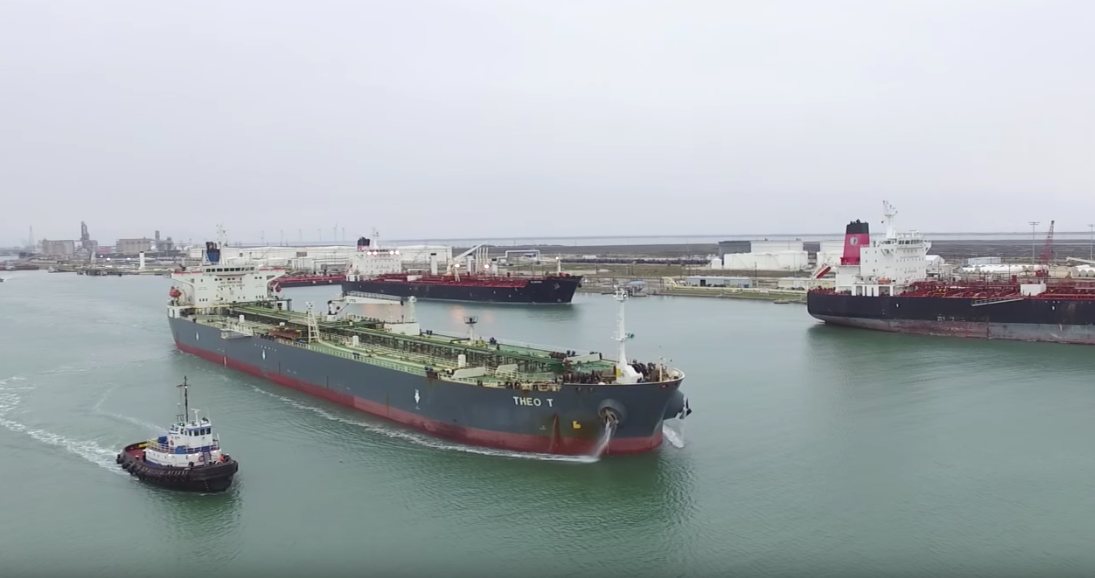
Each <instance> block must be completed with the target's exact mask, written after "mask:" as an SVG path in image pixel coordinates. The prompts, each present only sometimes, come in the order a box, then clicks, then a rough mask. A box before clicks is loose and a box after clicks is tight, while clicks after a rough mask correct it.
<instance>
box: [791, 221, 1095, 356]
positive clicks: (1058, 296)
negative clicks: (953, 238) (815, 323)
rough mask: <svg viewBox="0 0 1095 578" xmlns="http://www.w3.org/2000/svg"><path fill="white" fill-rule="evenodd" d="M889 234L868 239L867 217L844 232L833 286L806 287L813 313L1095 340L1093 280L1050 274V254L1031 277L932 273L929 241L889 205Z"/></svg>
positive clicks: (958, 330)
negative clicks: (900, 222) (898, 224)
mask: <svg viewBox="0 0 1095 578" xmlns="http://www.w3.org/2000/svg"><path fill="white" fill-rule="evenodd" d="M884 213H885V217H886V225H887V226H886V234H885V237H883V238H882V239H876V240H873V239H871V238H870V230H869V226H868V224H867V223H864V222H860V221H854V222H852V223H850V224H849V225H848V226H847V228H846V231H845V236H844V252H843V255H842V257H841V258H840V263H839V265H834V266H832V267H829V266H824V267H821V268H820V269H819V271H818V272H817V275H816V276H817V277H820V276H822V275H824V274H825V273H827V272H828V271H829V270H830V269H833V270H835V273H836V282H835V286H834V287H833V288H831V289H813V290H811V291H809V292H808V293H807V297H806V307H807V311H808V312H809V313H810V315H812V316H813V317H815V318H817V319H820V320H822V321H824V322H826V323H829V324H834V325H843V326H849V327H859V328H865V329H876V330H882V331H893V332H901V333H916V334H924V335H950V336H958V337H978V338H986V339H1007V340H1020V341H1046V342H1054V343H1076V344H1088V345H1091V344H1095V284H1093V283H1090V282H1088V283H1084V282H1082V281H1076V280H1072V279H1059V280H1052V279H1050V278H1049V276H1048V274H1047V273H1048V260H1049V257H1050V248H1051V247H1050V243H1051V241H1052V234H1053V233H1052V225H1051V227H1050V235H1049V238H1047V240H1046V251H1045V252H1044V253H1043V256H1042V262H1043V263H1042V264H1040V265H1034V264H1032V265H1031V266H1030V267H1029V272H1030V275H1029V276H1027V277H1019V276H1014V275H1012V276H1007V277H1006V278H1005V279H1003V280H984V279H977V280H969V279H965V280H962V279H929V278H928V258H927V255H928V250H929V249H930V248H931V243H930V242H928V241H927V240H925V239H924V237H923V236H922V235H920V234H919V233H916V232H911V233H900V234H899V233H897V232H896V230H895V229H894V225H893V217H894V215H895V211H894V210H893V207H891V206H890V205H889V204H888V203H884Z"/></svg>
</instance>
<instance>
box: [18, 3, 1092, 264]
mask: <svg viewBox="0 0 1095 578" xmlns="http://www.w3.org/2000/svg"><path fill="white" fill-rule="evenodd" d="M1093 29H1095V2H1090V1H1086V0H1076V1H1071V2H1070V1H1053V0H1029V1H1025V2H1015V1H1005V0H983V1H978V0H939V1H935V0H915V1H913V0H908V1H885V0H863V1H860V2H850V1H835V0H825V1H818V0H804V1H773V0H765V1H762V2H758V1H732V0H712V1H709V2H700V1H687V0H663V1H642V0H618V1H610V0H580V1H579V0H573V1H570V0H559V1H542V0H538V1H532V0H507V1H502V0H496V1H489V0H466V1H456V0H453V1H440V0H431V1H427V0H391V1H370V0H348V1H345V2H336V1H323V0H299V1H293V2H290V1H279V0H235V1H233V0H215V1H201V0H140V1H133V2H123V1H110V0H95V1H89V0H73V1H64V2H63V1H51V0H0V245H7V244H15V243H17V242H18V241H19V240H21V239H23V238H25V237H26V236H27V227H28V226H30V225H33V226H34V232H35V235H36V236H37V237H38V238H42V237H47V238H53V239H60V238H77V237H78V234H79V222H80V221H81V220H85V221H87V223H88V225H89V226H90V228H91V233H92V238H95V239H98V240H99V241H100V242H101V243H103V244H113V242H114V240H115V239H117V238H118V237H138V236H143V235H148V236H151V234H152V231H153V230H154V229H159V230H160V231H161V232H162V233H163V234H164V235H165V236H166V235H173V236H174V237H175V238H176V239H188V238H193V239H194V240H195V241H198V240H202V239H204V238H205V237H210V236H212V234H213V232H214V231H215V226H216V223H218V222H223V223H224V225H225V227H226V229H228V231H229V236H230V237H231V238H233V239H237V238H238V239H251V240H256V241H257V240H258V238H259V236H260V235H261V234H263V232H265V236H266V239H267V240H268V241H270V240H276V239H277V238H278V236H279V234H280V233H279V231H285V235H286V237H290V236H291V237H292V238H294V239H295V238H296V237H297V234H298V233H297V231H298V230H299V229H303V231H304V236H305V238H313V239H314V238H315V237H316V229H317V228H321V227H322V228H323V230H324V239H327V240H329V239H330V237H331V229H332V228H333V227H335V225H336V223H337V225H338V227H339V229H342V228H346V230H347V233H346V235H347V237H352V236H355V235H356V234H357V233H363V234H364V233H367V231H368V229H369V228H370V227H371V226H374V225H375V226H377V227H378V228H379V229H380V231H381V234H382V236H384V237H387V238H428V237H435V238H441V237H491V236H496V235H497V236H590V235H645V234H650V235H658V234H705V233H710V234H715V233H727V234H746V233H781V232H788V233H828V232H839V231H842V230H843V226H844V224H845V223H846V222H847V221H848V220H850V219H855V218H865V219H872V220H874V221H877V220H878V217H879V213H880V209H881V201H882V199H883V198H885V199H888V200H890V201H891V202H892V203H894V204H895V205H897V206H898V208H899V210H900V211H901V216H900V218H899V219H900V224H901V225H902V226H903V227H915V228H918V229H920V230H922V231H1001V230H1004V231H1025V230H1029V226H1028V225H1027V224H1026V223H1027V222H1028V221H1030V220H1038V221H1042V222H1044V223H1048V221H1049V220H1050V219H1056V220H1057V222H1058V225H1057V228H1058V230H1062V229H1063V230H1087V223H1089V222H1095V195H1093V193H1095V112H1093V111H1095V77H1093V73H1095V33H1093V32H1092V30H1093ZM1044 226H1045V225H1043V226H1042V227H1043V228H1044Z"/></svg>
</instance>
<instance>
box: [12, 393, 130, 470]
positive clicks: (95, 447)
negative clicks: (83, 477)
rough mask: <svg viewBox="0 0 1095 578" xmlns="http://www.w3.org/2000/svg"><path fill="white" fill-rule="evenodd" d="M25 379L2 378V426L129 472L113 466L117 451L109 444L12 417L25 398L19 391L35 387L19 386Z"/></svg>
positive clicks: (111, 467) (84, 457)
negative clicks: (63, 433) (76, 437)
mask: <svg viewBox="0 0 1095 578" xmlns="http://www.w3.org/2000/svg"><path fill="white" fill-rule="evenodd" d="M22 381H25V379H24V378H22V377H18V376H16V377H10V378H8V379H4V380H0V427H4V428H5V429H7V430H9V431H12V432H15V433H21V434H25V435H27V436H29V437H31V438H33V439H35V440H37V441H40V442H42V443H44V444H47V445H51V446H55V447H59V448H63V449H65V450H67V451H69V452H71V453H73V454H76V455H77V456H79V457H81V458H83V459H85V460H87V461H89V462H91V463H93V464H95V465H97V466H99V467H101V468H105V469H107V470H110V471H111V472H114V473H116V474H119V475H123V476H125V475H127V474H126V473H125V472H124V471H122V470H121V469H119V468H118V467H117V466H115V465H114V457H115V455H116V452H115V451H114V450H112V449H110V448H108V447H104V446H102V445H100V444H99V443H98V442H96V441H93V440H81V439H73V438H69V437H65V436H63V435H60V434H57V433H54V432H50V431H47V430H44V429H40V428H34V427H31V426H28V425H27V424H24V423H21V422H19V421H16V420H14V419H11V414H12V412H13V411H15V410H16V408H18V407H19V404H20V402H21V401H22V397H21V396H20V395H19V392H22V391H32V390H33V389H34V387H33V386H29V385H19V382H22Z"/></svg>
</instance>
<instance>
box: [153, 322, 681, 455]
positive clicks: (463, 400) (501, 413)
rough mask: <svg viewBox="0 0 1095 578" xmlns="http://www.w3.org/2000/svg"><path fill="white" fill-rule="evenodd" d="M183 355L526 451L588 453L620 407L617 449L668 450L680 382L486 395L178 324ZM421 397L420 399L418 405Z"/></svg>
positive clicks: (424, 426) (440, 431)
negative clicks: (604, 415) (665, 431)
mask: <svg viewBox="0 0 1095 578" xmlns="http://www.w3.org/2000/svg"><path fill="white" fill-rule="evenodd" d="M168 321H169V323H170V325H171V331H172V334H173V336H174V339H175V342H176V344H177V345H178V347H179V349H180V350H183V351H186V352H188V353H193V354H196V355H200V356H201V357H204V358H205V359H207V360H209V361H212V362H215V363H220V364H223V365H225V366H226V367H229V368H232V369H237V370H241V371H245V372H248V373H252V374H254V375H258V376H260V377H264V378H267V379H270V380H272V381H275V382H277V383H280V384H282V385H286V386H289V387H294V388H297V389H301V390H304V391H306V392H307V393H310V394H312V395H317V396H321V397H325V398H327V399H330V400H332V401H335V402H337V403H342V404H344V405H348V406H351V407H355V408H356V409H359V410H362V411H366V412H368V413H371V414H374V415H379V416H381V417H385V418H388V419H391V420H393V421H396V422H399V423H402V424H405V425H408V426H411V427H414V428H416V429H419V430H422V431H426V432H428V433H431V434H433V435H437V436H440V437H445V438H450V439H455V440H458V441H463V442H466V443H471V444H475V445H484V446H491V447H500V448H506V449H514V450H519V451H536V452H548V453H584V452H586V451H588V450H589V449H590V448H591V447H592V446H593V445H595V444H596V442H597V440H598V439H599V438H600V436H601V435H602V433H603V427H602V422H601V419H600V418H599V415H598V411H599V409H600V408H601V406H602V402H604V401H606V400H612V401H613V402H614V403H615V404H617V405H618V406H619V407H622V408H623V410H624V413H625V416H624V419H623V421H622V423H621V424H620V425H619V427H618V428H617V430H616V432H615V434H614V436H613V441H612V443H611V444H610V446H609V450H610V451H612V452H616V453H632V452H640V451H647V450H650V449H653V448H655V447H657V446H658V445H660V444H661V442H662V422H663V419H664V417H665V414H666V411H667V408H670V406H671V405H674V402H676V403H679V399H675V398H678V396H680V395H681V394H680V392H679V386H680V382H679V381H677V382H671V383H669V384H639V385H630V386H595V385H593V386H590V385H567V386H563V388H562V390H560V391H556V392H539V391H523V390H513V389H498V388H488V387H480V386H476V385H473V384H461V383H453V382H447V381H442V380H439V379H429V378H427V377H426V376H425V375H417V374H413V373H408V372H405V371H401V370H397V369H388V368H385V367H381V366H378V365H374V364H370V363H366V362H361V361H356V360H353V359H348V358H342V357H336V356H332V355H327V354H323V353H318V352H314V351H311V350H308V349H305V348H302V347H297V346H293V345H285V344H281V343H278V342H275V341H271V340H267V339H261V338H257V337H239V338H233V339H223V338H222V336H221V335H222V333H221V330H219V329H217V328H214V327H209V326H206V325H201V324H197V323H194V322H192V321H189V320H186V319H176V318H169V319H168ZM416 395H417V400H416Z"/></svg>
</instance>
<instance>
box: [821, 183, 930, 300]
mask: <svg viewBox="0 0 1095 578" xmlns="http://www.w3.org/2000/svg"><path fill="white" fill-rule="evenodd" d="M882 207H883V215H884V216H885V219H886V220H885V223H886V234H885V236H884V237H882V238H881V239H877V238H870V236H869V234H866V233H863V234H854V233H852V232H851V231H849V232H848V233H847V234H846V235H845V240H844V243H845V244H844V254H843V257H842V258H841V264H839V265H836V266H835V267H834V268H833V269H834V271H835V273H836V285H835V286H836V291H837V293H851V294H852V295H863V296H875V297H877V296H880V295H897V294H899V293H901V292H903V291H904V289H905V288H906V287H907V286H908V285H909V284H910V283H912V282H914V281H923V280H924V279H926V278H927V276H928V267H929V265H930V260H929V259H928V250H929V249H931V242H930V241H927V240H926V239H924V237H923V235H921V234H920V233H919V232H917V231H911V232H908V233H898V232H897V229H896V228H895V227H894V216H895V215H896V214H897V211H896V210H895V209H894V207H893V206H892V205H890V204H889V203H888V202H886V201H883V202H882ZM867 239H869V241H867V244H864V241H865V240H867Z"/></svg>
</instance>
